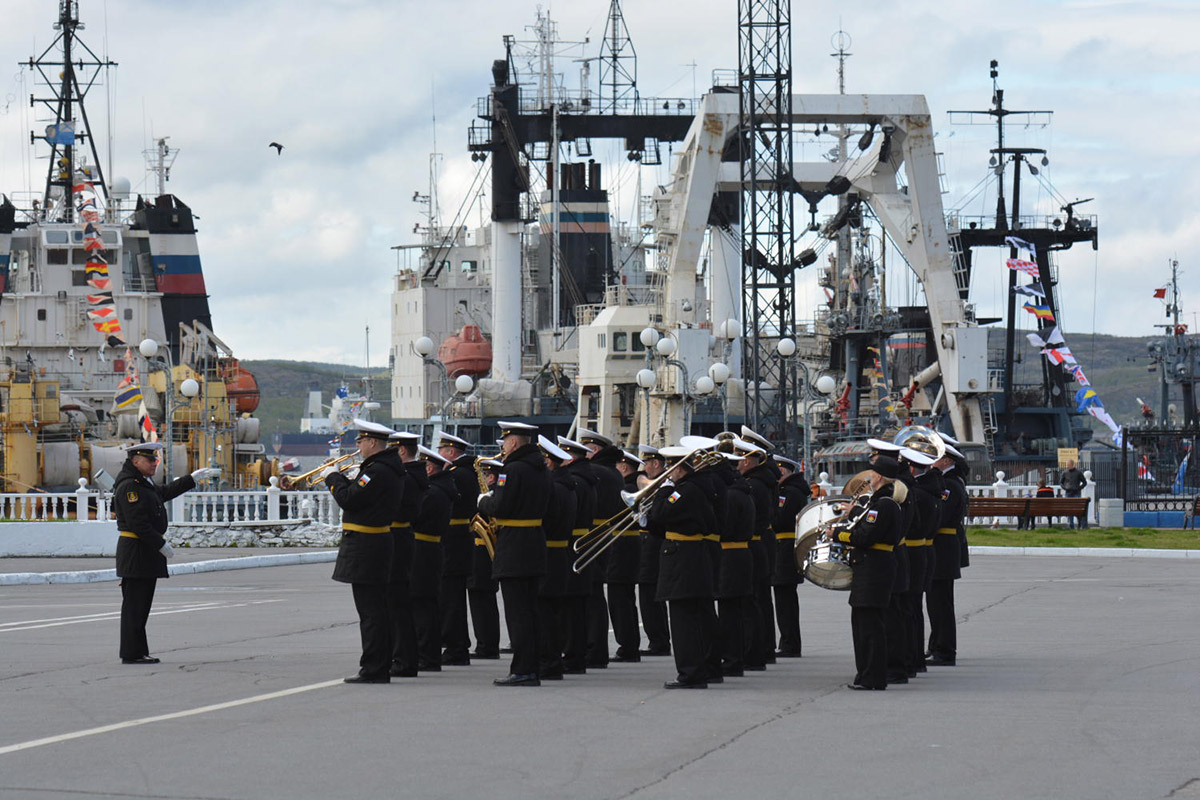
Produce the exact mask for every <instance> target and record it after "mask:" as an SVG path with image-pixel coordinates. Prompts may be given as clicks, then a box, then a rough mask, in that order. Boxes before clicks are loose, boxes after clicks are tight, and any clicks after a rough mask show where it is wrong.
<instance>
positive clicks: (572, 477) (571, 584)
mask: <svg viewBox="0 0 1200 800" xmlns="http://www.w3.org/2000/svg"><path fill="white" fill-rule="evenodd" d="M554 475H555V478H562V479H563V480H566V481H567V482H568V483H569V484H570V486H571V490H572V491H573V492H574V493H575V526H574V527H573V528H571V546H570V548H569V549H570V551H571V555H572V556H574V555H575V542H576V541H578V540H579V537H581V536H584V535H585V534H586V533H587V532H588V531H590V530H591V529H592V527H593V524H592V520H593V519H595V518H596V483H597V481H598V479H597V478H596V475H595V473H594V472H593V470H592V465H591V464H590V463H588V461H587V460H586V459H581V458H577V459H575V460H573V461H571V463H569V464H564V465H563V466H561V467H559V468H558V469H557V470H555V472H554ZM572 564H574V562H573V561H572ZM595 581H603V573H602V572H601V570H600V564H599V559H597V561H596V562H594V563H592V564H591V565H590V566H588V568H587V569H585V570H584V571H583V572H582V573H576V572H575V571H574V570H573V569H572V571H571V573H570V574H569V575H567V586H566V595H567V596H568V597H587V596H588V595H590V594H591V592H592V583H593V582H595Z"/></svg>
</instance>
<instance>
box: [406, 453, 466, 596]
mask: <svg viewBox="0 0 1200 800" xmlns="http://www.w3.org/2000/svg"><path fill="white" fill-rule="evenodd" d="M420 463H421V468H422V469H424V462H420ZM457 496H458V489H457V488H456V487H455V485H454V478H453V477H452V476H451V475H450V473H448V472H445V471H442V472H438V473H435V474H434V475H432V476H430V477H429V490H428V491H426V492H425V496H424V498H423V500H422V502H421V513H420V514H418V515H417V518H416V519H415V520H413V557H412V573H411V579H410V580H409V584H408V593H409V595H410V596H412V597H437V596H438V592H439V591H440V589H441V584H442V580H441V579H442V542H443V541H445V537H446V531H447V530H449V528H450V513H451V509H452V508H453V505H454V499H455V498H456V497H457Z"/></svg>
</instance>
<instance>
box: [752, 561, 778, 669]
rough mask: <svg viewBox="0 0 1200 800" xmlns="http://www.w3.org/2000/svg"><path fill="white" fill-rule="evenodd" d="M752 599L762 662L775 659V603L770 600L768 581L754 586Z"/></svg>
mask: <svg viewBox="0 0 1200 800" xmlns="http://www.w3.org/2000/svg"><path fill="white" fill-rule="evenodd" d="M754 601H755V603H757V605H758V614H759V622H758V625H757V626H755V627H756V628H757V633H756V635H757V636H758V640H759V647H761V648H762V655H763V661H764V663H768V662H773V661H774V660H775V644H776V641H775V604H774V602H772V595H771V584H770V581H765V580H764V581H759V582H758V584H757V585H756V586H755V587H754Z"/></svg>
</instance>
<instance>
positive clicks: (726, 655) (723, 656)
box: [709, 597, 755, 674]
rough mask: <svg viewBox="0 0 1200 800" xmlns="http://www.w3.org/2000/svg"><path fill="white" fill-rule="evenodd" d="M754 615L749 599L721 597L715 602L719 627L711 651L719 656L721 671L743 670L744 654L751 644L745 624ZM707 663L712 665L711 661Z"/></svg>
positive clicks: (752, 603)
mask: <svg viewBox="0 0 1200 800" xmlns="http://www.w3.org/2000/svg"><path fill="white" fill-rule="evenodd" d="M754 613H755V608H754V602H753V601H752V600H751V599H750V598H749V597H723V598H721V599H720V600H718V601H717V620H718V625H719V627H718V635H717V644H716V646H715V647H714V648H713V650H714V651H716V652H717V653H718V654H719V656H720V658H719V661H720V667H721V668H722V669H724V670H740V669H743V668H745V666H746V652H747V650H748V648H749V646H750V644H751V641H750V636H749V635H748V632H747V626H746V623H747V622H748V621H750V620H751V619H752V615H753V614H754ZM709 663H710V664H711V663H712V659H710V660H709ZM718 674H719V673H718Z"/></svg>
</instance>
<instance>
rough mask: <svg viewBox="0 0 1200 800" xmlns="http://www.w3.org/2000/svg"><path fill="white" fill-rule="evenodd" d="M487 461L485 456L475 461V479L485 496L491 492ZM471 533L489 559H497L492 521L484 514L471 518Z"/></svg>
mask: <svg viewBox="0 0 1200 800" xmlns="http://www.w3.org/2000/svg"><path fill="white" fill-rule="evenodd" d="M486 460H487V459H486V458H484V457H483V456H478V457H476V459H475V462H474V467H475V479H476V480H478V481H479V493H480V494H485V493H487V492H488V491H489V489H488V485H487V478H485V477H484V475H483V462H484V461H486ZM469 527H470V530H471V533H473V534H475V536H476V537H477V538H478V539H480V540H481V541H482V542H483V546H484V547H485V548H487V553H488V558H490V559H492V560H493V561H494V560H495V559H496V526H495V525H494V524H493V523H492V520H491V519H490V518H488V517H485V516H484V515H483V514H479V513H476V514H475V516H474V517H472V518H471V524H470V526H469Z"/></svg>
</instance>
